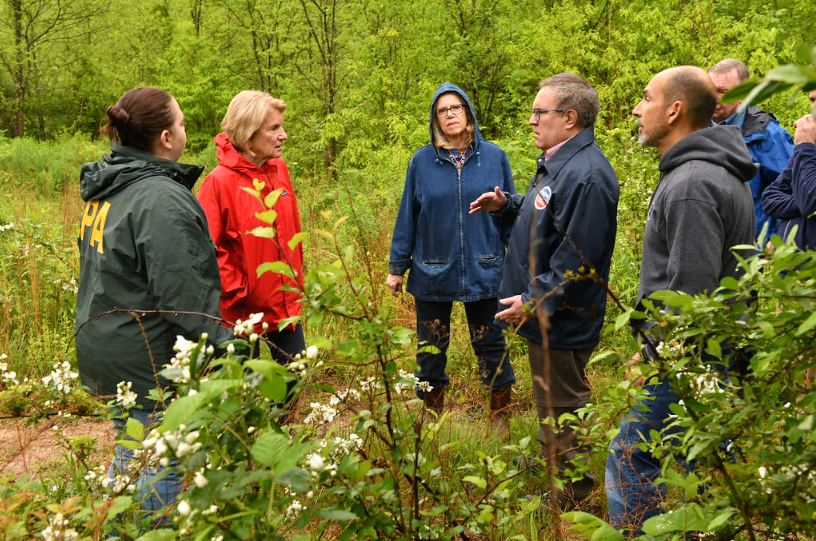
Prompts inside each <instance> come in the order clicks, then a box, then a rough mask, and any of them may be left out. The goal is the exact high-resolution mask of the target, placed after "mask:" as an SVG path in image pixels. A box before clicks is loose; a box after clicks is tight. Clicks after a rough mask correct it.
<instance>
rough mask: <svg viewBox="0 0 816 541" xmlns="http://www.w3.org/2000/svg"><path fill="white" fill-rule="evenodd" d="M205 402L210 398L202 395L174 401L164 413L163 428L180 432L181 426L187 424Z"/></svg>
mask: <svg viewBox="0 0 816 541" xmlns="http://www.w3.org/2000/svg"><path fill="white" fill-rule="evenodd" d="M205 400H208V398H207V396H206V395H204V394H202V393H199V394H194V395H193V396H189V395H188V396H182V397H181V398H177V399H176V400H173V401H172V402H171V403H170V406H168V407H167V411H166V412H165V413H164V420H163V422H162V426H165V427H167V429H168V430H178V427H179V425H181V424H182V423H185V422H187V420H188V419H189V418H190V417H192V416H193V414H194V413H195V412H197V411H198V410H199V409H200V408H201V405H202V404H203V403H204V401H205Z"/></svg>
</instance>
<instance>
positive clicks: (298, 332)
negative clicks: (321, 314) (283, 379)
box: [251, 323, 306, 402]
mask: <svg viewBox="0 0 816 541" xmlns="http://www.w3.org/2000/svg"><path fill="white" fill-rule="evenodd" d="M263 338H265V339H266V340H268V341H269V342H271V344H267V345H268V346H269V352H270V353H271V354H272V359H274V360H275V362H277V363H278V364H284V365H286V364H289V363H290V362H292V360H293V359H294V358H295V355H297V354H299V353H303V350H305V349H306V339H305V338H304V337H303V327H302V326H301V325H300V323H298V324H297V325H295V328H294V329H293V328H291V327H287V328H285V329H283V330H282V331H266V333H264V334H263ZM260 354H261V341H260V340H258V341H257V342H255V345H254V346H252V355H251V356H252V357H253V358H257V357H258V356H260ZM296 384H297V381H294V380H292V381H289V382H287V383H286V396H287V398H286V402H289V401H290V400H291V399H292V397H291V394H292V389H294V388H295V385H296Z"/></svg>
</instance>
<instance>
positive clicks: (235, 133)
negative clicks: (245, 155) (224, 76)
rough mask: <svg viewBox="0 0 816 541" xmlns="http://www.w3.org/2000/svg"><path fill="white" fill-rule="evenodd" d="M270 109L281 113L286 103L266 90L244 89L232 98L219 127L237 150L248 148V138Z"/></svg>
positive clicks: (259, 127) (252, 134) (258, 126)
mask: <svg viewBox="0 0 816 541" xmlns="http://www.w3.org/2000/svg"><path fill="white" fill-rule="evenodd" d="M272 110H275V111H278V112H279V113H283V112H284V111H286V104H285V103H284V102H283V100H279V99H278V98H273V97H272V96H270V95H269V94H267V93H266V92H261V91H259V90H244V91H242V92H239V93H238V94H236V95H235V97H234V98H232V101H231V102H230V104H229V107H227V114H226V115H224V120H222V121H221V129H223V130H224V131H225V132H227V137H229V140H230V143H232V146H234V147H235V148H237V149H238V150H239V151H247V150H250V148H249V140H250V139H252V136H254V135H255V132H257V131H258V130H259V129H261V126H263V123H264V122H266V116H267V115H268V114H269V111H272Z"/></svg>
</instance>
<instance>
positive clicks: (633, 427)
mask: <svg viewBox="0 0 816 541" xmlns="http://www.w3.org/2000/svg"><path fill="white" fill-rule="evenodd" d="M644 391H646V393H647V397H646V398H645V399H644V400H643V401H642V402H641V403H640V404H638V405H637V406H636V407H635V408H634V410H633V411H632V412H631V413H630V414H629V415H628V416H627V417H625V418H624V420H623V421H621V427H620V432H619V433H618V435H617V436H615V437H614V438H613V439H612V441H611V442H610V443H609V454H608V455H607V458H606V481H605V483H606V499H607V503H608V504H609V520H610V523H611V524H612V525H613V526H614V527H615V528H617V529H618V530H624V531H627V532H629V535H633V536H637V535H641V534H642V531H641V527H642V525H643V522H644V521H645V520H646V519H649V518H651V517H653V516H655V515H657V514H659V513H661V512H662V511H661V510H660V504H661V503H662V502H663V501H664V500H665V499H666V486H665V485H663V484H659V485H655V483H654V481H655V479H657V478H658V477H659V476H660V460H659V459H658V458H655V457H654V456H653V455H652V454H651V453H650V452H649V451H646V450H643V449H639V448H638V447H637V444H638V443H643V442H651V437H650V436H649V433H650V431H652V430H657V431H660V430H663V429H664V428H665V427H666V425H667V423H666V419H667V418H668V417H669V415H671V411H670V410H669V406H670V405H671V404H676V403H677V402H678V401H679V398H678V397H677V395H676V394H675V392H674V390H672V388H671V385H670V383H669V381H668V380H665V379H662V380H660V382H659V383H657V384H655V385H647V386H646V387H644ZM680 430H681V429H680V428H679V427H678V428H676V429H674V428H673V429H671V430H669V431H668V433H677V432H679V431H680ZM680 462H681V463H682V464H683V465H684V466H685V467H686V468H688V466H687V465H686V463H685V462H683V461H682V460H680Z"/></svg>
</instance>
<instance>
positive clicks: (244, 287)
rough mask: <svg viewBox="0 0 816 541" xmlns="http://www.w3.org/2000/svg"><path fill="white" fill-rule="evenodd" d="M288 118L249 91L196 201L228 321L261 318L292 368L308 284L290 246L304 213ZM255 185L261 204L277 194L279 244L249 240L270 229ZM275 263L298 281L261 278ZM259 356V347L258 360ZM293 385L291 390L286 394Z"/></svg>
mask: <svg viewBox="0 0 816 541" xmlns="http://www.w3.org/2000/svg"><path fill="white" fill-rule="evenodd" d="M284 111H286V103H284V102H283V101H282V100H279V99H277V98H274V97H272V96H270V95H269V94H267V93H266V92H260V91H254V90H244V91H242V92H239V93H238V94H237V95H236V96H235V97H234V98H233V99H232V101H231V102H230V104H229V106H228V107H227V113H226V115H224V119H223V121H222V122H221V127H222V128H223V129H224V131H223V132H221V133H219V134H218V135H216V137H215V145H216V147H218V166H217V167H216V168H215V169H213V170H212V172H211V173H210V174H209V175H207V178H206V179H204V183H203V184H202V186H201V190H199V192H198V199H199V201H200V202H201V206H202V207H204V212H205V213H206V214H207V222H208V224H209V227H210V234H211V235H212V238H213V240H214V241H215V244H216V246H217V247H218V265H219V268H220V271H221V287H222V294H221V311H222V313H223V314H224V319H226V320H228V321H237V320H239V319H241V320H243V321H247V320H249V318H250V316H251V315H252V314H259V313H263V317H261V318H260V320H259V321H258V322H257V323H256V324H254V330H255V332H256V333H258V334H259V335H262V336H263V337H264V338H265V339H266V340H267V343H268V344H270V353H271V355H272V358H274V359H275V360H276V361H277V362H279V363H281V364H289V362H290V361H291V360H292V359H293V358H294V356H295V355H297V354H299V353H301V352H302V351H303V350H304V349H305V348H306V342H305V338H304V336H303V326H302V325H301V323H299V322H294V323H293V320H295V319H296V318H297V317H298V316H300V315H301V314H302V312H303V306H302V304H301V302H300V301H301V296H300V294H299V293H297V290H298V289H300V288H301V287H302V286H301V284H302V280H303V246H302V245H301V244H297V245H296V246H293V247H290V246H289V242H290V241H291V240H292V238H294V237H295V236H296V235H297V234H298V233H300V213H299V212H298V205H297V198H296V196H295V190H294V188H293V187H292V181H291V180H290V178H289V169H288V167H287V166H286V162H285V161H284V160H283V157H282V154H283V146H284V142H285V141H286V140H287V139H288V137H289V136H288V135H287V134H286V130H284V128H283V113H284ZM256 179H257V180H259V181H261V182H262V183H263V188H262V189H261V195H262V196H263V197H264V198H266V197H267V196H268V195H269V194H270V193H272V192H274V191H276V190H280V195H279V196H278V198H277V200H276V201H275V204H274V206H273V209H274V211H275V212H276V213H277V217H276V218H275V222H274V225H273V227H274V229H275V238H274V239H268V238H263V237H259V236H257V235H254V234H252V231H253V230H254V229H255V228H257V227H265V226H269V224H268V223H266V222H264V221H262V220H261V219H260V218H258V217H257V214H259V213H261V212H263V211H264V210H265V209H264V207H263V205H261V202H260V201H258V199H257V198H256V197H255V196H253V195H252V194H250V193H247V192H246V191H245V189H253V190H254V187H253V180H256ZM277 261H281V262H283V263H286V264H287V265H288V266H289V267H290V268H291V269H292V271H293V273H294V275H295V276H296V279H292V278H290V277H288V276H284V275H283V274H279V273H276V272H265V273H263V274H261V275H260V276H259V275H258V272H257V270H258V267H259V266H260V265H261V264H263V263H269V262H277ZM287 288H291V289H294V290H295V291H291V290H289V289H287ZM281 323H283V326H281ZM259 351H260V348H259V343H258V342H256V344H255V346H254V348H253V354H255V355H257V353H258V352H259ZM294 385H295V382H294V381H290V382H289V384H288V390H289V392H291V391H292V389H293V388H294Z"/></svg>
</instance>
